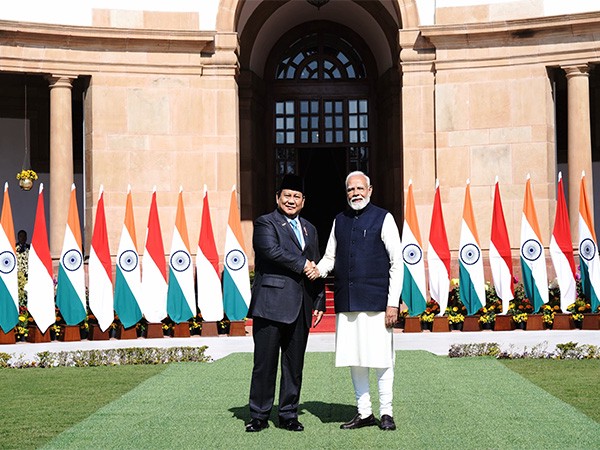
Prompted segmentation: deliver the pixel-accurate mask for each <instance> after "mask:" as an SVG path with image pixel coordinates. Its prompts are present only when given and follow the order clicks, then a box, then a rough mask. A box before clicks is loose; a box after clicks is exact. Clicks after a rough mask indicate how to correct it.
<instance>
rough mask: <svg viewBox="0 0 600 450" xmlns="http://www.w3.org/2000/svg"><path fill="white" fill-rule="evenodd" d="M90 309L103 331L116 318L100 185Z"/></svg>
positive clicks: (91, 263)
mask: <svg viewBox="0 0 600 450" xmlns="http://www.w3.org/2000/svg"><path fill="white" fill-rule="evenodd" d="M88 276H89V302H90V310H91V311H92V313H94V316H96V319H97V320H98V325H99V326H100V329H101V330H102V331H106V329H107V328H108V327H109V326H110V324H111V323H112V322H113V321H114V319H115V314H114V303H113V284H112V262H111V260H110V249H109V245H108V232H107V229H106V215H105V212H104V188H103V187H102V186H100V193H99V197H98V205H97V207H96V222H95V223H94V231H93V233H92V246H91V248H90V260H89V264H88Z"/></svg>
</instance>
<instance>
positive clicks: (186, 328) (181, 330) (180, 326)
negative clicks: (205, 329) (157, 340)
mask: <svg viewBox="0 0 600 450" xmlns="http://www.w3.org/2000/svg"><path fill="white" fill-rule="evenodd" d="M173 337H190V324H189V322H181V323H176V324H175V325H174V326H173Z"/></svg>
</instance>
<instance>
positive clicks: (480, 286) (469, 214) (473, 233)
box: [458, 180, 485, 315]
mask: <svg viewBox="0 0 600 450" xmlns="http://www.w3.org/2000/svg"><path fill="white" fill-rule="evenodd" d="M458 261H459V280H460V284H459V289H460V299H461V300H462V302H463V304H464V305H465V308H467V314H469V315H473V314H475V313H476V312H477V311H479V310H480V309H481V308H482V307H484V306H485V278H484V276H483V258H482V257H481V245H480V244H479V236H478V234H477V226H476V225H475V215H474V214H473V205H472V204H471V184H470V182H469V180H467V189H466V191H465V204H464V207H463V218H462V225H461V229H460V251H459V254H458Z"/></svg>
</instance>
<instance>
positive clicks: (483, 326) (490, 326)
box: [481, 322, 495, 331]
mask: <svg viewBox="0 0 600 450" xmlns="http://www.w3.org/2000/svg"><path fill="white" fill-rule="evenodd" d="M494 325H495V322H483V323H482V324H481V329H482V330H486V331H492V330H493V329H494Z"/></svg>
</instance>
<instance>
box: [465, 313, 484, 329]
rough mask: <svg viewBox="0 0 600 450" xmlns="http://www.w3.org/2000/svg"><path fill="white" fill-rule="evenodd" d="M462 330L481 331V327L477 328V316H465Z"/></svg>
mask: <svg viewBox="0 0 600 450" xmlns="http://www.w3.org/2000/svg"><path fill="white" fill-rule="evenodd" d="M463 331H481V328H479V316H467V317H465V323H464V325H463Z"/></svg>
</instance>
